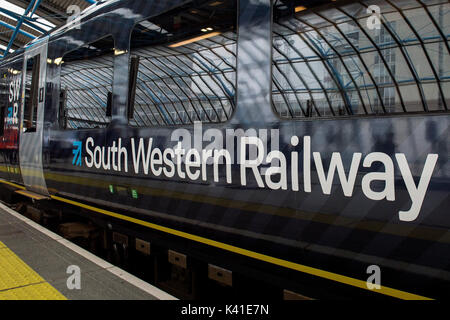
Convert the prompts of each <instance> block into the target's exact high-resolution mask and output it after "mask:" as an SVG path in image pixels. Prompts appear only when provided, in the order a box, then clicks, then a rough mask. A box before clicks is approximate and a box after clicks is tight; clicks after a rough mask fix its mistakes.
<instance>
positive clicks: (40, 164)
mask: <svg viewBox="0 0 450 320" xmlns="http://www.w3.org/2000/svg"><path fill="white" fill-rule="evenodd" d="M449 10H450V5H449V3H448V2H447V1H440V0H436V1H423V0H407V1H394V0H376V1H375V0H373V1H372V0H367V1H352V0H342V1H340V0H338V1H326V0H318V1H312V0H304V1H300V0H257V1H255V0H239V1H235V0H218V1H217V0H195V1H193V0H189V1H188V0H166V1H158V0H151V1H144V0H133V1H131V0H119V1H114V0H113V1H106V2H99V3H97V4H95V5H93V6H90V7H89V8H87V9H86V10H85V11H83V12H82V13H81V15H80V16H78V17H74V18H71V19H70V21H68V23H67V24H65V25H63V26H60V27H57V28H55V29H53V30H51V31H49V32H48V34H46V35H44V36H41V37H39V38H37V39H35V40H33V41H31V42H30V43H28V44H27V45H26V46H25V47H24V48H21V49H18V50H16V51H15V52H13V53H10V54H8V55H7V56H6V57H5V58H4V59H2V60H1V61H0V77H1V79H0V83H1V88H0V106H1V107H0V108H1V109H0V111H1V112H0V116H1V119H0V120H1V122H0V125H1V126H2V128H0V134H1V135H0V186H1V187H2V194H3V195H5V194H6V193H7V192H12V193H14V194H17V192H19V193H20V196H21V197H24V198H26V199H28V200H29V201H30V203H31V205H36V206H40V207H41V208H45V210H48V211H49V212H51V211H52V210H56V209H58V210H60V212H62V213H64V212H66V211H67V212H69V211H70V210H72V211H73V212H75V213H76V214H77V215H80V216H81V217H83V219H85V220H84V221H90V223H92V224H95V225H96V226H99V227H100V228H101V229H102V230H103V231H104V234H105V237H107V238H108V237H109V238H108V239H109V240H108V241H109V243H110V244H111V246H112V247H113V248H114V250H116V251H117V250H119V251H120V252H121V254H122V255H124V254H125V253H127V252H129V250H132V251H136V250H137V251H139V252H144V253H146V254H147V255H149V256H152V255H153V253H154V252H157V251H158V250H159V252H162V253H161V254H162V256H163V259H160V260H158V261H159V262H158V263H159V264H160V265H162V264H163V263H167V261H168V262H170V263H169V264H168V265H169V266H172V267H173V266H175V267H176V268H178V269H177V270H178V271H177V272H178V278H180V277H181V278H183V279H184V280H186V279H188V280H186V281H188V282H189V283H190V284H189V288H190V289H188V290H187V294H186V297H187V298H195V297H196V296H195V294H194V293H193V292H194V291H195V290H194V289H193V287H192V283H194V282H195V281H196V280H195V279H199V278H205V279H209V280H212V281H214V285H215V284H218V285H220V287H223V288H225V289H224V290H227V288H238V289H237V291H238V292H245V296H246V297H251V296H254V297H255V296H258V297H259V296H263V297H266V298H269V297H272V298H273V297H279V298H280V299H281V298H282V297H283V295H284V297H285V298H286V297H287V296H290V297H296V298H313V299H314V298H347V297H349V298H352V297H358V298H360V297H367V298H387V299H391V298H399V299H439V298H445V297H447V298H448V297H449V295H450V259H449V257H450V232H449V228H450V215H449V208H450V196H449V190H450V164H449V161H448V159H449V152H450V148H449V124H450V117H449V112H448V103H449V101H450V93H449V92H450V50H449V36H450V35H449V33H448V30H449V25H450V14H449ZM60 208H62V209H60ZM72 211H70V212H72ZM105 241H106V240H105ZM108 241H107V242H108ZM154 248H159V249H154ZM125 255H126V254H125ZM158 259H159V258H158ZM175 267H174V268H175ZM167 268H169V267H167ZM174 270H175V269H174ZM174 272H175V271H173V272H172V273H174ZM180 274H181V275H180ZM158 277H159V276H157V278H158ZM171 277H172V278H173V277H174V276H173V274H172V276H171V275H167V277H166V278H167V279H169V280H170V279H171ZM242 279H245V280H242ZM169 280H168V282H170V281H169ZM172 280H173V279H172ZM184 280H183V281H184ZM241 281H243V282H241ZM245 281H247V282H245ZM159 282H161V283H162V282H163V281H162V280H161V281H159ZM168 282H167V281H166V284H167V283H168ZM242 283H246V285H243V284H242ZM250 284H251V285H250ZM249 288H253V289H249ZM208 292H210V291H208ZM211 292H212V291H211ZM179 296H181V297H184V296H183V295H182V294H180V295H179ZM206 297H210V298H211V297H213V294H212V293H211V294H206ZM227 297H228V298H230V296H227Z"/></svg>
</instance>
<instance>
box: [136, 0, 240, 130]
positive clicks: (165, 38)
mask: <svg viewBox="0 0 450 320" xmlns="http://www.w3.org/2000/svg"><path fill="white" fill-rule="evenodd" d="M235 25H236V3H235V1H223V2H216V3H215V4H214V5H210V4H208V3H203V4H198V2H192V3H189V4H186V5H184V6H183V7H182V8H179V9H176V10H172V11H170V12H168V13H165V14H163V15H160V16H157V17H154V18H150V19H148V20H145V21H142V22H140V23H139V24H137V25H136V26H135V28H134V30H133V33H132V35H131V42H130V47H131V59H130V96H129V117H130V118H131V119H130V125H132V126H138V127H140V126H164V125H175V124H191V123H193V122H194V121H202V122H223V121H226V120H227V119H229V118H230V116H231V114H232V112H233V110H234V106H235V88H236V30H235Z"/></svg>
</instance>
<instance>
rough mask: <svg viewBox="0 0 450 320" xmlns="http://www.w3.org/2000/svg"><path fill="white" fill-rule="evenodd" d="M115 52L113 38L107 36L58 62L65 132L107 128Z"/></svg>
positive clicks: (61, 108) (62, 123)
mask: <svg viewBox="0 0 450 320" xmlns="http://www.w3.org/2000/svg"><path fill="white" fill-rule="evenodd" d="M113 52H114V39H113V38H112V36H108V37H105V38H102V39H100V40H97V41H95V42H92V43H89V44H86V45H84V46H82V47H80V48H78V49H76V50H74V51H71V52H69V53H67V54H65V55H64V56H63V57H62V58H59V59H57V60H55V63H57V64H59V65H60V66H61V91H60V106H59V108H60V112H59V113H60V127H61V128H62V129H89V128H105V127H106V126H107V125H108V124H109V122H110V121H111V114H110V112H109V113H108V105H110V103H111V101H110V99H111V97H112V84H113V59H114V54H113ZM109 110H110V109H109Z"/></svg>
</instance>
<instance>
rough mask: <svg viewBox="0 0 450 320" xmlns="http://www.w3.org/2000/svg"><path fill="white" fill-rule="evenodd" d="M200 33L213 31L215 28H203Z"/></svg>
mask: <svg viewBox="0 0 450 320" xmlns="http://www.w3.org/2000/svg"><path fill="white" fill-rule="evenodd" d="M200 31H202V32H208V31H213V28H211V27H208V28H203V29H200Z"/></svg>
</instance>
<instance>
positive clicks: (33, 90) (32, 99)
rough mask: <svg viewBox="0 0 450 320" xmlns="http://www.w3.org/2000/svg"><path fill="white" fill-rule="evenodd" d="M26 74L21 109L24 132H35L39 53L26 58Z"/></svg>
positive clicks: (37, 103) (39, 65) (39, 67)
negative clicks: (22, 107)
mask: <svg viewBox="0 0 450 320" xmlns="http://www.w3.org/2000/svg"><path fill="white" fill-rule="evenodd" d="M26 68H27V74H26V77H25V107H24V111H23V130H24V132H35V131H36V126H37V113H38V105H39V74H40V69H41V55H40V54H38V55H36V56H34V57H29V58H28V59H27V66H26Z"/></svg>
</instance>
